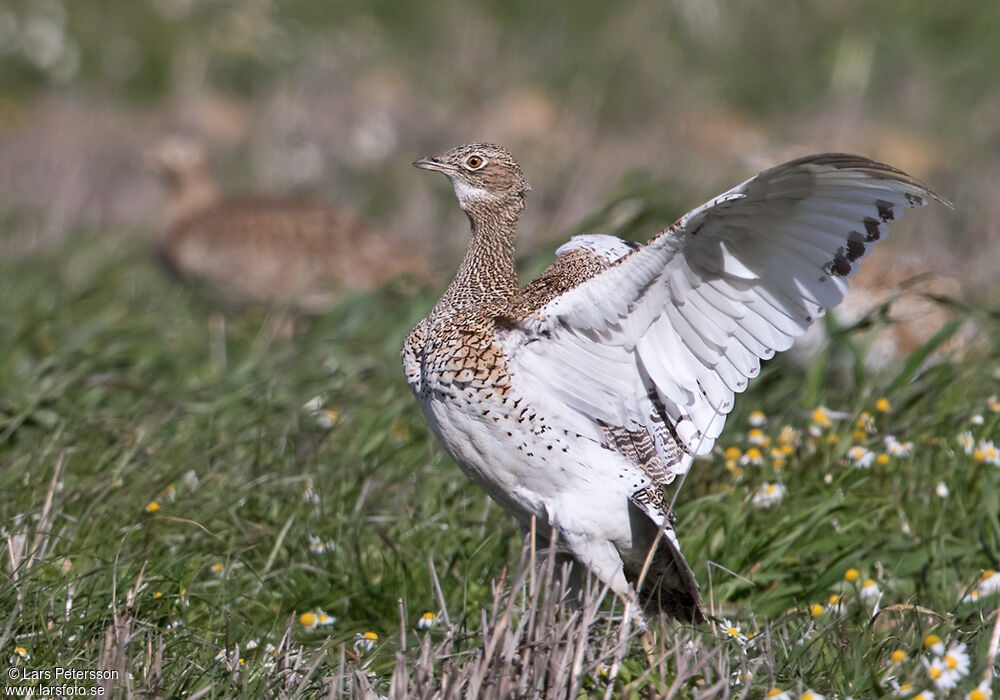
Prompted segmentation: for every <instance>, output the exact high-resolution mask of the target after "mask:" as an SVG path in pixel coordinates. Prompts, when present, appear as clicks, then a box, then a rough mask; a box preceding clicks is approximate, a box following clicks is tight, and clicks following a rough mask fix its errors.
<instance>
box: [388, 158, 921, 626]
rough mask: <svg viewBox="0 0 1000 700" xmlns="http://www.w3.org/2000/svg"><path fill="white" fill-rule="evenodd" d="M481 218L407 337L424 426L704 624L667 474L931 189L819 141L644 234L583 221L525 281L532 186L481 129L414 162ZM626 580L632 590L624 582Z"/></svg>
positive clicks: (512, 495) (503, 496)
mask: <svg viewBox="0 0 1000 700" xmlns="http://www.w3.org/2000/svg"><path fill="white" fill-rule="evenodd" d="M414 165H416V166H417V167H418V168H423V169H425V170H434V171H437V172H441V173H444V174H445V175H447V176H448V178H450V180H451V183H452V185H453V186H454V189H455V195H456V196H457V198H458V203H459V206H460V207H461V208H462V209H463V210H464V211H465V213H466V214H467V215H468V217H469V220H470V222H471V225H472V232H471V238H470V240H469V245H468V249H467V252H466V254H465V258H464V260H463V261H462V264H461V266H460V267H459V270H458V274H457V275H456V276H455V279H454V281H453V282H452V283H451V285H450V286H449V287H448V289H447V291H446V292H445V293H444V295H443V296H442V297H441V299H440V301H438V303H437V304H436V305H435V306H434V308H433V310H432V311H431V313H430V315H429V316H428V317H427V318H425V319H423V320H422V321H421V322H420V323H419V324H417V326H416V327H415V328H414V329H413V330H412V331H411V333H410V335H409V336H408V337H407V338H406V341H405V344H404V346H403V352H402V355H403V366H404V369H405V372H406V378H407V381H408V382H409V384H410V387H411V388H412V389H413V392H414V394H415V395H416V397H417V399H418V401H419V403H420V406H421V408H422V409H423V412H424V414H425V416H426V417H427V420H428V422H429V423H430V426H431V428H432V430H433V431H434V433H435V434H436V435H437V437H438V438H439V439H440V441H441V443H442V444H443V445H444V447H445V449H446V450H447V451H448V453H449V454H450V455H451V456H452V457H453V458H454V460H455V461H456V462H457V463H458V464H459V466H460V467H461V468H462V470H463V471H464V472H465V473H466V474H467V475H468V476H469V477H470V478H471V479H472V480H473V481H474V482H475V483H477V484H478V485H479V486H481V487H482V488H483V489H484V490H485V491H486V492H487V493H488V494H489V495H490V496H491V497H492V498H493V499H494V500H495V501H497V502H498V503H499V504H500V505H501V506H503V507H504V508H505V509H506V510H507V511H508V512H509V513H510V514H511V515H513V516H514V518H515V519H516V520H517V522H518V524H519V525H520V527H521V528H522V531H524V532H528V531H529V529H530V528H531V522H532V520H534V521H535V524H536V528H537V530H536V531H537V533H538V537H539V538H540V539H542V540H543V542H544V541H546V540H550V539H551V538H552V537H553V531H557V533H558V537H557V541H558V543H559V546H560V547H561V548H562V549H563V550H564V551H565V553H567V554H569V555H570V556H571V557H572V558H573V559H575V560H576V561H577V562H579V563H580V564H583V565H584V566H586V567H587V568H589V569H590V570H591V571H592V572H593V573H594V574H596V575H597V576H598V577H599V578H600V579H601V580H602V581H603V582H604V583H606V584H607V585H608V586H609V587H610V588H611V589H612V590H613V591H615V593H617V594H619V595H621V596H623V597H626V598H631V596H632V595H634V593H633V591H634V588H633V586H634V585H635V584H637V583H638V579H639V578H640V577H641V576H642V575H643V573H645V576H644V578H643V580H642V584H641V586H640V588H639V590H638V592H637V593H638V597H639V599H640V601H641V602H642V603H643V604H644V605H645V606H646V607H647V609H652V610H663V611H665V612H667V613H668V614H670V615H672V616H673V617H675V618H678V619H680V620H683V621H688V622H700V621H702V620H703V619H704V616H703V613H702V609H701V603H700V596H699V593H698V585H697V583H696V581H695V577H694V575H693V574H692V572H691V570H690V569H689V568H688V565H687V564H686V562H685V561H684V558H683V557H682V555H681V552H680V545H679V544H678V540H677V536H676V534H675V531H674V517H673V513H672V511H671V508H670V503H669V502H668V500H667V498H666V494H665V487H666V486H667V485H668V484H670V483H671V482H673V481H674V479H676V478H677V477H678V476H680V475H682V474H685V473H686V471H687V470H688V468H689V467H690V465H691V462H692V460H693V458H694V457H695V456H697V455H702V454H705V453H707V452H709V451H710V450H711V448H712V446H713V444H714V442H715V439H716V438H717V437H718V435H719V433H720V432H721V430H722V426H723V423H724V422H725V419H726V415H727V414H728V413H729V411H730V410H731V409H732V406H733V398H734V395H735V394H736V393H739V392H741V391H743V390H744V389H746V387H747V382H748V381H749V380H750V379H751V378H753V377H755V376H756V375H757V374H758V372H759V371H760V361H761V359H767V358H770V357H772V356H773V355H774V353H775V352H776V351H781V350H785V349H787V348H788V347H789V346H790V345H791V344H792V341H793V340H794V339H795V338H796V337H797V336H799V335H800V334H802V333H803V332H804V331H805V330H806V328H808V327H809V325H810V324H811V323H812V322H813V321H814V320H816V319H817V318H818V317H820V316H822V314H823V313H824V309H826V308H829V307H831V306H834V305H836V304H837V303H838V302H839V301H840V300H841V299H842V298H843V296H844V293H845V291H846V289H847V279H848V278H849V277H850V276H851V275H852V274H853V273H854V272H855V270H856V269H857V267H858V262H859V261H860V259H861V258H863V257H865V256H866V255H867V254H868V253H869V251H870V250H871V247H872V245H873V244H874V243H876V242H877V241H879V240H881V239H883V238H885V236H886V235H887V233H888V227H887V224H888V222H890V221H892V220H894V219H896V218H898V217H899V215H900V214H901V213H902V210H903V209H905V208H907V207H916V206H922V205H923V204H925V203H926V202H927V200H928V199H929V198H933V199H938V198H937V197H936V196H935V195H934V194H933V193H931V192H930V191H929V190H928V189H927V188H926V187H925V186H924V185H922V184H921V183H919V182H918V181H916V180H914V179H913V178H911V177H910V176H909V175H906V174H905V173H903V172H900V171H899V170H896V169H895V168H892V167H890V166H888V165H883V164H881V163H876V162H874V161H871V160H868V159H867V158H862V157H859V156H851V155H843V154H823V155H814V156H808V157H805V158H800V159H798V160H793V161H791V162H788V163H784V164H782V165H778V166H776V167H774V168H771V169H770V170H766V171H764V172H763V173H760V174H759V175H757V176H755V177H753V178H751V179H749V180H747V181H746V182H744V183H743V184H741V185H739V186H737V187H735V188H734V189H732V190H730V191H728V192H726V193H725V194H722V195H720V196H718V197H716V198H715V199H713V200H711V201H709V202H708V203H707V204H704V205H702V206H700V207H698V208H697V209H694V210H693V211H691V212H690V213H688V214H686V215H684V216H683V217H681V218H680V219H679V220H678V221H677V222H676V223H674V224H673V225H672V226H670V227H669V228H667V229H666V230H664V231H662V232H660V233H659V234H657V235H655V236H654V237H652V238H651V239H650V240H648V241H646V242H645V243H643V244H641V245H640V244H637V243H633V242H629V241H625V240H621V239H619V238H615V237H613V236H606V235H583V236H574V237H573V238H572V239H571V240H570V241H569V242H568V243H566V244H565V245H563V246H562V247H561V248H559V249H558V250H557V251H556V259H555V262H553V263H552V265H551V266H550V267H549V268H548V269H547V270H545V271H544V272H543V273H542V274H541V275H540V276H539V277H538V278H537V279H535V280H533V281H532V282H530V283H529V284H527V285H525V286H523V287H520V286H519V285H518V280H517V273H516V271H515V268H514V241H515V235H516V227H517V221H518V218H519V216H520V214H521V211H522V210H523V209H524V206H525V194H526V193H527V191H528V189H529V187H528V183H527V182H526V180H525V178H524V176H523V174H522V172H521V168H520V166H519V165H518V163H517V161H516V160H515V159H514V157H513V156H512V155H511V153H510V151H508V150H507V149H506V148H504V147H502V146H496V145H492V144H486V143H475V144H471V145H468V146H461V147H459V148H455V149H453V150H451V151H448V152H447V153H445V154H443V155H441V156H438V157H436V158H423V159H421V160H418V161H416V162H415V163H414ZM630 584H631V585H630Z"/></svg>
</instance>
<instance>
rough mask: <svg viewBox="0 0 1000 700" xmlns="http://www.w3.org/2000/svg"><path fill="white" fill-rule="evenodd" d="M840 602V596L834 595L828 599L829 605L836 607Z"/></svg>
mask: <svg viewBox="0 0 1000 700" xmlns="http://www.w3.org/2000/svg"><path fill="white" fill-rule="evenodd" d="M839 601H840V596H839V595H837V594H836V593H833V594H832V595H831V596H830V597H829V598H827V599H826V602H827V604H828V605H836V604H837V603H838V602H839Z"/></svg>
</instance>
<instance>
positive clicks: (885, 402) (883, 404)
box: [875, 396, 892, 413]
mask: <svg viewBox="0 0 1000 700" xmlns="http://www.w3.org/2000/svg"><path fill="white" fill-rule="evenodd" d="M891 408H892V404H890V403H889V399H887V398H885V397H884V396H883V397H882V398H881V399H879V400H878V401H876V402H875V410H876V411H878V412H879V413H888V412H889V410H890V409H891Z"/></svg>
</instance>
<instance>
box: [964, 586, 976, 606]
mask: <svg viewBox="0 0 1000 700" xmlns="http://www.w3.org/2000/svg"><path fill="white" fill-rule="evenodd" d="M961 602H962V603H964V604H966V605H969V604H972V603H978V602H979V591H978V590H976V589H973V590H971V591H969V592H968V593H966V594H965V595H964V596H962V601H961Z"/></svg>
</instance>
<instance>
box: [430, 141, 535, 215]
mask: <svg viewBox="0 0 1000 700" xmlns="http://www.w3.org/2000/svg"><path fill="white" fill-rule="evenodd" d="M413 164H414V165H415V166H416V167H418V168H421V169H423V170H436V171H438V172H440V173H444V174H445V175H447V176H448V178H449V179H450V180H451V184H452V186H454V188H455V196H456V197H458V204H459V206H460V207H462V209H464V210H466V211H469V210H470V209H476V208H478V207H481V206H487V207H488V206H491V205H494V206H495V205H501V206H503V205H506V204H509V203H512V202H514V203H516V204H518V205H521V206H523V199H524V194H525V193H526V192H527V191H528V190H530V189H531V187H530V186H528V182H527V180H525V179H524V174H523V173H522V172H521V166H520V165H518V164H517V160H516V159H515V158H514V156H513V155H512V154H511V152H510V151H508V150H507V149H506V148H504V147H503V146H496V145H494V144H491V143H472V144H469V145H468V146H459V147H458V148H453V149H451V150H450V151H448V152H446V153H443V154H441V155H439V156H436V157H433V158H421V159H420V160H418V161H415V162H414V163H413Z"/></svg>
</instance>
